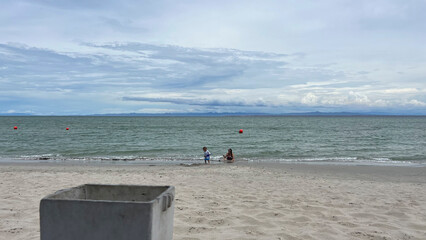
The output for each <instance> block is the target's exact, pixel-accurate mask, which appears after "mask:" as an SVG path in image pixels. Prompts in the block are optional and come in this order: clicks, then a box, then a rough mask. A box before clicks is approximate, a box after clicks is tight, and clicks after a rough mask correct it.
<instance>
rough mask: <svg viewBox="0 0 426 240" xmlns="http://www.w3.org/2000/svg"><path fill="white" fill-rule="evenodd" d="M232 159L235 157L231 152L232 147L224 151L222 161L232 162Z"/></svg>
mask: <svg viewBox="0 0 426 240" xmlns="http://www.w3.org/2000/svg"><path fill="white" fill-rule="evenodd" d="M234 160H235V159H234V154H233V153H232V149H228V152H227V153H226V155H223V161H224V162H228V163H233V162H234Z"/></svg>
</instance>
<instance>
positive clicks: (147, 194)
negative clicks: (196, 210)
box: [40, 184, 175, 240]
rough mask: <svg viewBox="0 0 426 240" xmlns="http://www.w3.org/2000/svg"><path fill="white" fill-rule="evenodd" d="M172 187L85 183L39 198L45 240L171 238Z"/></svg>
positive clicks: (41, 226) (41, 234)
mask: <svg viewBox="0 0 426 240" xmlns="http://www.w3.org/2000/svg"><path fill="white" fill-rule="evenodd" d="M174 194H175V189H174V187H173V186H138V185H94V184H86V185H81V186H78V187H74V188H70V189H64V190H60V191H57V192H56V193H54V194H51V195H48V196H46V197H45V198H43V199H42V200H41V202H40V238H41V240H59V239H60V240H86V239H87V240H89V239H90V240H98V239H99V240H120V239H129V240H136V239H138V240H141V239H155V240H157V239H158V240H160V239H167V240H168V239H172V238H173V214H174Z"/></svg>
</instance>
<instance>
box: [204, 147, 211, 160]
mask: <svg viewBox="0 0 426 240" xmlns="http://www.w3.org/2000/svg"><path fill="white" fill-rule="evenodd" d="M203 151H204V163H205V164H207V162H208V163H209V164H210V152H209V150H207V147H203Z"/></svg>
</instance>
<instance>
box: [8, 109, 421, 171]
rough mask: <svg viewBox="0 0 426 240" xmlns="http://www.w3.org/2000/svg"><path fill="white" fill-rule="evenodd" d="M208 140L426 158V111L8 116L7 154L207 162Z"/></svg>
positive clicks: (266, 152) (251, 149) (315, 157)
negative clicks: (402, 113) (396, 113)
mask: <svg viewBox="0 0 426 240" xmlns="http://www.w3.org/2000/svg"><path fill="white" fill-rule="evenodd" d="M14 126H17V127H18V129H17V130H14ZM67 127H68V128H69V130H68V131H67V130H66V128H67ZM239 129H243V130H244V133H243V134H239V133H238V130H239ZM203 146H207V147H208V149H209V151H210V152H211V153H212V154H213V160H219V159H220V157H221V156H222V155H223V154H225V152H226V151H227V149H228V148H232V149H233V151H234V154H235V155H236V158H237V159H238V160H239V161H279V162H334V163H340V162H354V163H373V164H398V163H403V164H411V163H415V164H426V117H399V116H398V117H396V116H392V117H388V116H374V117H373V116H351V117H348V116H344V117H339V116H321V117H312V116H297V117H295V116H285V117H264V116H261V117H256V116H254V117H251V116H244V117H0V159H3V160H4V159H7V160H12V161H14V160H29V161H31V160H43V161H44V160H50V161H92V162H96V161H123V162H147V161H156V162H177V163H180V162H201V161H202V157H203V151H202V147H203Z"/></svg>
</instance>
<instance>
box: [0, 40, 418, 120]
mask: <svg viewBox="0 0 426 240" xmlns="http://www.w3.org/2000/svg"><path fill="white" fill-rule="evenodd" d="M81 46H82V49H81V50H79V51H57V50H53V49H46V48H37V47H32V46H28V45H23V44H12V43H9V44H0V94H1V97H0V103H1V104H0V112H7V111H8V110H10V109H14V110H15V111H16V112H25V111H29V112H35V113H39V114H48V113H51V112H54V113H57V114H61V113H62V114H90V113H108V112H111V111H114V112H156V111H159V109H168V110H165V111H164V112H182V111H185V109H186V110H187V111H193V112H203V111H217V112H226V111H228V112H266V113H267V112H269V113H272V112H273V113H284V112H289V111H290V112H291V111H304V110H305V111H311V110H324V109H326V110H333V111H345V110H348V109H351V108H355V109H357V110H358V109H361V110H363V111H364V110H368V109H376V108H384V109H385V108H391V107H398V106H410V108H411V107H413V108H418V109H420V110H419V111H421V109H422V108H424V105H423V103H424V102H425V101H426V97H425V89H424V88H421V87H419V86H420V85H421V84H419V82H418V81H415V80H411V81H405V84H404V85H405V87H404V88H397V87H395V86H396V85H398V84H399V81H396V80H393V81H388V82H386V81H377V82H374V81H371V80H370V79H369V78H371V77H373V76H375V75H374V74H376V73H375V72H374V71H371V72H363V74H361V76H360V74H358V73H359V71H352V72H353V73H355V74H353V73H352V72H350V71H346V70H339V69H336V67H337V65H336V64H319V65H318V64H315V65H301V64H302V63H303V61H304V58H300V57H298V56H295V55H293V54H276V53H269V52H260V51H244V50H237V49H223V48H219V49H216V48H207V49H205V48H193V47H191V48H188V47H182V46H175V45H163V44H147V43H136V42H130V43H121V42H114V43H102V44H99V43H98V44H95V43H87V42H86V43H82V45H81ZM417 71H418V70H417V69H416V71H415V75H414V76H415V77H417V76H419V73H420V75H421V73H422V72H417ZM394 76H400V75H399V74H398V75H394ZM405 79H410V74H405V76H404V80H405ZM412 79H414V78H412ZM379 85H380V86H379ZM59 106H65V107H59Z"/></svg>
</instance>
